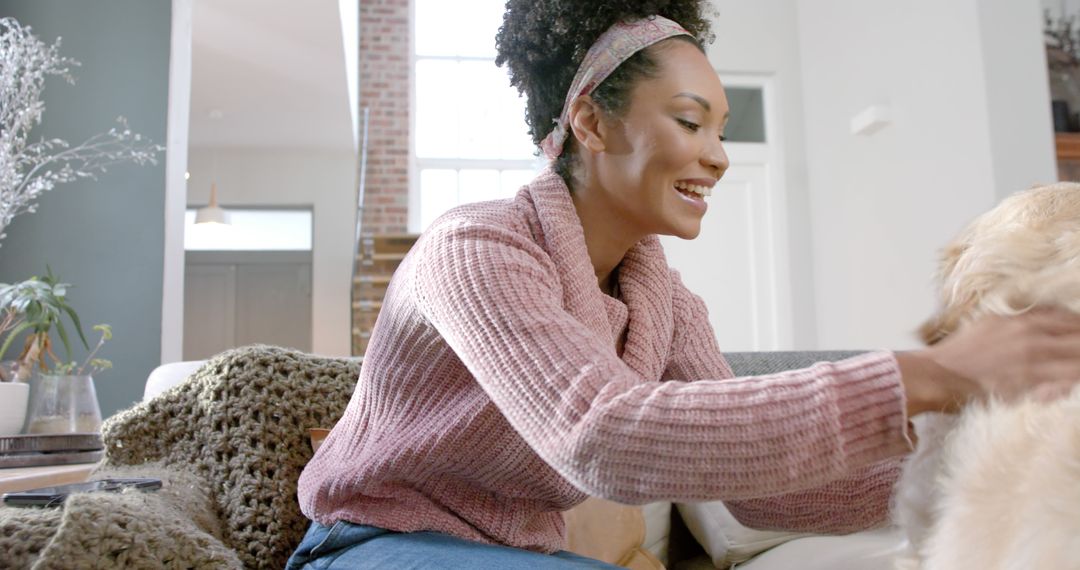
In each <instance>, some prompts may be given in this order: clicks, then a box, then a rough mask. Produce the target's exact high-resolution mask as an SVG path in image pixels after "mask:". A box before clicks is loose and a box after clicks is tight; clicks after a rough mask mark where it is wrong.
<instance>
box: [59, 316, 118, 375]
mask: <svg viewBox="0 0 1080 570" xmlns="http://www.w3.org/2000/svg"><path fill="white" fill-rule="evenodd" d="M94 330H96V331H98V332H100V333H101V336H100V337H99V338H98V342H97V344H96V345H94V350H91V351H90V354H88V355H87V356H86V359H85V360H83V363H82V365H79V363H77V362H75V361H74V360H72V361H71V362H68V363H66V364H58V365H57V366H56V373H57V374H60V375H63V376H70V375H75V376H82V375H83V374H86V373H87V370H88V369H89V371H90V373H91V374H93V373H95V372H101V371H103V370H108V369H110V368H112V361H109V360H105V359H104V358H94V356H96V355H97V352H98V351H99V350H101V347H102V346H103V345H104V344H105V341H107V340H109V339H111V338H112V327H110V326H109V325H104V324H102V325H94Z"/></svg>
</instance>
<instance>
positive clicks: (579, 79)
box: [540, 16, 693, 160]
mask: <svg viewBox="0 0 1080 570" xmlns="http://www.w3.org/2000/svg"><path fill="white" fill-rule="evenodd" d="M692 35H693V34H691V33H690V32H688V31H686V30H685V29H684V28H683V27H682V26H680V25H679V24H677V23H675V22H673V21H671V20H669V19H667V18H665V17H663V16H649V17H648V18H642V19H640V20H636V21H633V22H619V23H617V24H615V25H614V26H611V27H610V28H608V30H607V31H606V32H604V33H603V34H601V35H600V38H599V39H597V40H596V43H594V44H593V46H592V47H591V48H589V51H588V53H586V54H585V59H583V60H582V61H581V67H578V70H577V75H574V81H573V82H571V83H570V89H569V91H567V92H566V101H564V102H563V108H562V114H560V115H559V118H558V119H554V123H555V128H554V129H553V130H552V131H551V132H550V133H548V136H546V137H544V140H543V141H541V142H540V148H541V149H543V151H544V154H545V155H546V156H547V157H548V158H549V159H552V160H554V159H555V158H558V156H559V155H560V154H562V152H563V145H564V144H565V143H566V138H567V137H568V136H569V135H570V128H569V122H570V105H571V104H572V103H573V102H574V100H575V99H577V98H578V97H581V96H582V95H589V94H591V93H592V92H593V90H595V89H596V87H597V86H598V85H600V84H601V83H603V82H604V80H605V79H607V78H608V76H609V75H611V73H612V72H614V71H615V69H616V68H617V67H619V65H621V64H622V62H624V61H626V60H628V59H630V56H632V55H634V54H635V53H637V52H639V51H641V50H643V49H645V48H647V47H649V46H651V45H653V44H655V43H657V42H659V41H662V40H666V39H668V38H671V37H675V36H692Z"/></svg>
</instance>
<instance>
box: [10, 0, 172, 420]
mask: <svg viewBox="0 0 1080 570" xmlns="http://www.w3.org/2000/svg"><path fill="white" fill-rule="evenodd" d="M170 12H171V4H170V2H169V0H94V1H92V2H87V1H85V0H0V16H12V17H14V18H16V19H17V20H19V21H20V22H21V23H22V24H24V25H29V26H31V27H32V28H33V29H34V32H35V33H36V34H37V35H38V37H40V38H41V39H42V40H44V41H45V42H46V43H51V42H52V41H53V40H55V38H56V37H57V36H61V37H63V46H62V48H61V53H63V54H64V55H67V56H70V57H74V58H75V59H77V60H79V61H80V62H82V66H81V67H79V68H77V69H76V71H75V75H76V80H77V81H76V84H75V85H69V84H67V83H65V82H63V81H61V80H57V79H53V80H50V81H49V82H48V83H47V84H46V87H45V97H44V99H45V114H44V117H43V122H42V125H41V128H40V129H39V132H38V133H37V134H39V135H40V136H44V137H47V138H52V137H59V138H63V139H66V140H67V141H69V142H72V143H75V142H78V141H82V140H84V139H86V138H87V137H89V136H91V135H93V134H95V133H97V132H101V131H104V130H108V129H109V128H111V127H112V126H113V124H114V122H113V121H114V120H115V118H116V117H117V116H119V115H123V116H125V117H127V119H128V121H129V123H130V125H131V127H132V129H133V130H135V131H136V132H139V133H142V134H143V135H145V136H148V137H150V138H151V139H153V140H154V141H155V142H158V143H161V144H164V142H165V134H166V133H165V125H166V112H167V104H168V79H169V37H170ZM159 158H160V160H159V162H158V164H157V166H142V167H139V166H134V165H123V166H118V167H114V168H112V169H110V170H109V172H107V173H105V174H104V175H102V176H100V177H99V179H98V180H97V181H93V180H90V181H81V182H75V183H71V184H66V185H62V186H57V187H56V188H55V189H53V190H52V191H51V192H49V193H47V194H46V195H45V196H44V197H43V198H42V199H41V200H40V201H39V204H40V208H39V210H38V212H37V213H36V214H22V215H20V216H18V217H16V218H15V220H14V221H13V222H12V224H11V225H10V227H9V228H8V230H7V234H8V235H7V237H6V238H5V239H4V240H3V241H0V282H5V283H10V282H12V281H21V280H23V279H26V278H27V277H29V276H30V275H40V274H42V273H44V271H45V265H46V264H49V265H50V266H51V267H52V269H53V271H54V272H55V273H57V274H58V275H59V276H60V277H61V278H62V279H63V281H65V282H67V283H71V284H73V285H74V287H73V288H72V289H71V290H70V292H69V295H68V297H69V299H70V301H71V303H72V305H73V306H74V307H75V309H76V310H77V311H78V313H79V316H80V317H81V318H82V321H83V325H84V327H85V328H86V329H87V333H88V337H89V336H90V335H89V333H90V332H92V331H90V330H89V329H90V326H91V325H93V324H96V323H109V324H111V325H112V327H113V335H114V337H113V340H112V341H110V342H109V343H108V344H106V346H105V348H103V349H102V352H101V354H100V355H101V356H102V357H104V358H108V359H110V360H112V361H113V365H114V368H113V369H112V370H109V371H106V372H102V373H100V374H98V375H97V376H96V377H95V380H96V384H97V391H98V399H99V401H100V403H101V411H102V414H103V415H106V416H108V415H111V414H113V413H114V412H116V411H117V410H119V409H122V408H125V407H127V406H129V405H131V404H132V403H133V402H135V401H137V400H139V399H140V398H141V397H142V389H143V384H144V383H145V380H146V376H147V375H148V374H149V373H150V371H151V370H152V369H153V368H154V367H155V366H157V365H158V364H159V360H160V353H161V290H162V289H161V287H162V263H163V261H162V255H163V250H164V229H163V223H164V215H165V214H164V212H165V164H164V158H165V156H164V153H162V154H161V155H160V157H159ZM88 340H90V341H91V343H92V342H93V339H92V338H88ZM75 352H76V355H84V354H85V351H84V350H83V349H82V348H81V346H80V347H79V349H78V350H76V351H75ZM60 354H61V357H62V353H60ZM10 356H11V355H10V354H9V357H10Z"/></svg>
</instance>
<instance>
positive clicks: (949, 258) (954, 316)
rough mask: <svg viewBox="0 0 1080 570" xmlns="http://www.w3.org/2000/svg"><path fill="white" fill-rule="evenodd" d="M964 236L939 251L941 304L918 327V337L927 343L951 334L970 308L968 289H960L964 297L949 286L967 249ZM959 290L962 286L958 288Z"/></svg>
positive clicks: (932, 343) (971, 301) (971, 300)
mask: <svg viewBox="0 0 1080 570" xmlns="http://www.w3.org/2000/svg"><path fill="white" fill-rule="evenodd" d="M965 237H966V236H961V238H960V239H957V240H955V241H953V242H952V243H951V244H949V245H948V246H946V247H945V249H944V250H942V252H941V265H940V267H939V269H938V279H939V281H940V283H941V287H942V289H943V290H942V296H941V303H942V306H941V308H940V309H938V311H937V313H935V314H934V315H933V316H932V317H930V318H929V319H927V320H926V322H924V323H923V324H922V326H920V327H919V338H920V339H922V341H923V342H924V343H925V344H926V345H927V346H930V345H934V344H937V343H939V342H941V341H942V340H943V339H944V338H945V337H947V336H949V335H950V334H952V333H953V332H954V331H956V329H957V328H958V327H959V326H960V320H961V318H962V316H963V314H964V312H965V311H967V310H968V309H970V307H971V305H972V304H973V299H971V298H970V297H968V295H970V294H971V292H970V291H960V292H961V293H964V294H965V297H963V298H961V297H957V296H956V294H955V293H957V291H956V290H955V289H954V288H953V287H951V285H952V284H953V280H954V279H955V277H956V275H955V273H956V266H957V265H958V264H959V263H960V259H961V257H963V255H964V252H966V251H967V249H968V243H967V241H968V240H967V239H964V238H965ZM960 289H961V290H962V289H963V288H960Z"/></svg>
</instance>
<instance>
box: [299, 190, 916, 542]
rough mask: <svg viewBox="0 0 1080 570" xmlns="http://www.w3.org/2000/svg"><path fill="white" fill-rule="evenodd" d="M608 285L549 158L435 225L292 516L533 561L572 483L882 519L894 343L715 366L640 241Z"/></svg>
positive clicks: (630, 495) (831, 518) (850, 522)
mask: <svg viewBox="0 0 1080 570" xmlns="http://www.w3.org/2000/svg"><path fill="white" fill-rule="evenodd" d="M717 262H718V260H710V259H703V260H702V263H717ZM618 282H619V290H620V298H619V299H615V298H612V297H609V296H606V295H604V294H603V293H602V292H601V291H600V289H599V287H598V286H597V279H596V275H595V274H594V270H593V266H592V264H591V261H590V258H589V256H588V251H587V249H586V246H585V238H584V233H583V230H582V227H581V224H580V221H579V219H578V217H577V213H576V211H575V209H574V205H573V202H572V200H571V198H570V193H569V190H568V189H567V187H566V185H565V184H564V183H563V181H562V179H561V178H560V177H559V176H558V175H557V174H555V173H554V172H553V171H551V170H550V169H549V170H547V171H546V172H544V173H543V174H541V175H540V176H539V177H538V178H537V179H535V180H534V181H533V182H532V183H530V184H529V185H528V186H526V187H525V188H523V189H522V190H521V191H520V192H519V193H518V195H517V197H516V198H514V199H512V200H504V201H497V202H486V203H480V204H475V205H469V206H465V207H462V208H459V209H456V210H453V211H451V212H450V213H449V214H447V215H445V216H443V217H442V218H440V219H439V220H438V221H436V222H435V223H434V224H433V225H432V227H431V228H430V229H429V230H428V231H427V232H426V233H425V234H424V235H423V236H422V237H421V238H420V240H419V241H418V242H417V244H416V245H415V246H414V248H413V249H412V251H411V252H410V254H409V256H408V257H407V258H406V259H405V260H404V261H403V262H402V265H401V266H400V267H399V268H398V270H397V273H396V274H395V276H394V279H393V281H392V282H391V284H390V287H389V289H388V291H387V295H386V298H385V300H384V304H383V308H382V312H381V313H380V315H379V320H378V322H377V323H376V325H375V328H374V330H373V333H372V338H371V342H370V344H369V347H368V351H367V353H366V354H365V358H364V366H363V369H362V370H361V373H360V381H359V383H358V385H357V389H356V393H355V394H354V396H353V398H352V400H351V401H350V403H349V407H348V409H347V410H346V412H345V415H344V416H343V418H342V419H341V421H340V422H338V424H337V425H336V426H335V428H334V430H333V431H332V432H331V433H330V435H329V437H328V438H327V440H326V442H325V443H324V444H323V446H322V447H321V448H320V449H319V451H318V453H316V454H315V457H314V458H313V459H312V461H311V463H309V464H308V466H307V468H306V469H305V470H304V473H303V475H302V476H301V479H300V503H301V505H302V507H303V510H304V513H305V514H307V515H308V516H309V517H311V518H312V519H314V520H317V521H319V522H320V523H322V524H327V525H329V524H332V523H333V522H335V521H337V520H348V521H352V522H356V523H361V524H370V525H375V526H379V527H382V528H388V529H391V530H398V531H421V530H432V531H439V532H445V533H450V534H453V535H457V536H460V537H464V538H468V539H472V540H478V541H483V542H489V543H500V544H506V545H510V546H516V547H521V548H529V549H534V550H539V551H543V552H551V551H554V550H557V549H560V548H562V547H563V543H564V540H563V533H564V523H563V519H562V515H561V513H562V511H565V510H567V509H569V508H570V507H572V506H574V505H576V504H578V503H579V502H581V501H582V500H584V498H585V497H586V495H592V496H597V497H601V498H606V499H612V500H615V501H618V502H624V503H645V502H650V501H659V500H678V501H695V500H709V499H723V500H727V501H731V505H732V506H731V509H732V511H733V512H735V514H736V516H739V517H740V518H741V520H743V522H744V523H745V524H747V525H748V526H753V527H758V528H763V527H764V528H776V527H779V528H791V529H800V530H811V531H846V530H855V529H858V528H864V527H867V526H871V525H873V524H876V523H878V522H881V521H882V520H883V519H884V515H885V513H886V512H887V505H888V497H889V493H890V489H891V484H892V482H893V481H894V480H895V477H896V474H897V462H896V461H895V459H891V458H895V457H896V456H898V455H901V454H903V453H905V452H906V451H908V450H909V445H908V441H907V440H906V436H905V428H906V417H905V412H904V400H903V390H902V387H901V384H900V375H899V370H898V367H897V364H896V361H895V359H894V358H893V356H892V354H891V353H889V352H876V353H870V354H866V355H862V356H858V357H855V358H852V359H848V360H845V361H841V362H838V363H832V364H818V365H815V366H814V367H812V368H809V369H806V370H799V371H792V372H786V373H781V374H773V375H769V376H763V377H755V378H732V377H731V376H732V373H731V370H730V368H729V367H728V365H727V363H726V362H725V360H724V357H723V356H722V355H721V353H720V349H719V347H718V346H717V343H716V337H715V335H714V334H713V331H712V329H711V327H710V325H709V321H708V318H707V314H706V308H705V305H704V303H703V302H702V301H701V299H700V298H698V297H697V296H695V295H693V294H691V293H690V292H688V291H687V290H686V288H685V287H684V286H683V285H682V283H681V281H680V279H679V277H678V274H677V273H676V272H674V271H672V270H671V269H669V267H668V265H667V262H666V260H665V258H664V253H663V251H662V249H661V246H660V242H659V240H658V239H657V238H656V237H655V236H650V237H649V238H646V239H645V240H643V241H641V242H640V243H638V244H637V245H636V246H635V247H634V248H632V249H631V250H630V251H629V252H628V253H627V255H626V257H625V258H624V260H623V262H622V264H621V266H620V268H619V271H618ZM622 338H625V343H624V344H623V348H622V349H621V350H620V349H619V348H617V347H618V346H619V345H620V342H619V341H620V339H622Z"/></svg>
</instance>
